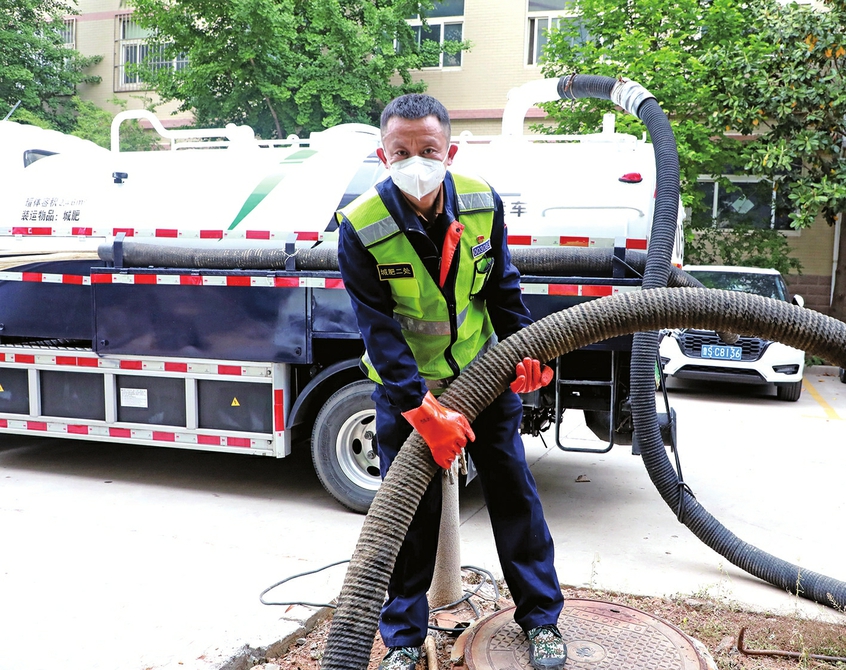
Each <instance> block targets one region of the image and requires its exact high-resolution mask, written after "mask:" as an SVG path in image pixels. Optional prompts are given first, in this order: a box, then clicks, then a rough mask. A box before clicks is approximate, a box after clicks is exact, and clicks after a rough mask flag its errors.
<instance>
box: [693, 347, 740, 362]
mask: <svg viewBox="0 0 846 670" xmlns="http://www.w3.org/2000/svg"><path fill="white" fill-rule="evenodd" d="M701 354H702V358H716V359H718V360H721V361H739V360H740V357H741V356H742V355H743V348H742V347H730V346H728V345H725V344H703V345H702V352H701Z"/></svg>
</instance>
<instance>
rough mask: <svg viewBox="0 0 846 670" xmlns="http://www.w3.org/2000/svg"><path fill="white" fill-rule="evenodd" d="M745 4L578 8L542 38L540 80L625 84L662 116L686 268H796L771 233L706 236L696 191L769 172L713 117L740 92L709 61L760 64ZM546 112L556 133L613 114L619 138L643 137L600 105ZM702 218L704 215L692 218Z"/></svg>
mask: <svg viewBox="0 0 846 670" xmlns="http://www.w3.org/2000/svg"><path fill="white" fill-rule="evenodd" d="M762 1H763V2H765V3H768V2H769V0H762ZM754 4H755V3H747V2H746V1H745V0H674V1H673V2H667V1H666V0H626V1H625V2H618V1H617V0H577V3H576V6H575V7H574V10H575V13H576V14H578V16H579V19H578V21H575V20H573V21H565V22H562V24H561V26H560V28H559V29H558V30H557V31H553V32H551V33H550V34H549V42H548V45H547V48H546V50H545V53H544V57H545V60H546V64H545V66H544V72H545V74H546V75H547V76H560V75H563V74H570V73H580V74H598V75H605V76H611V77H620V76H622V77H627V78H629V79H632V80H634V81H637V82H638V83H640V84H642V85H643V86H645V87H646V88H647V89H648V90H649V91H650V92H651V93H652V94H653V95H655V97H656V98H657V100H658V101H659V103H660V104H661V107H662V109H663V110H664V111H665V112H666V113H667V114H668V116H669V119H670V124H671V126H672V128H673V133H674V135H675V138H676V142H677V145H678V150H679V163H680V168H681V181H682V184H681V186H682V200H683V203H684V205H685V206H687V207H690V208H691V210H692V211H693V212H694V215H695V216H694V217H693V226H692V228H700V230H698V231H697V232H696V233H695V234H693V232H692V231H691V230H690V228H691V226H690V222H689V230H688V236H687V240H688V244H687V248H688V252H689V253H688V258H689V259H690V260H696V261H699V262H723V263H741V262H742V263H746V264H750V265H751V264H761V265H767V266H771V267H777V268H779V269H780V270H782V271H787V270H789V269H794V270H795V269H799V267H800V265H799V263H798V261H797V260H796V259H792V258H788V253H789V248H788V245H787V243H786V241H785V240H784V238H783V236H781V235H780V234H779V233H778V232H777V231H773V230H761V229H757V230H755V229H751V228H750V227H749V226H744V225H743V224H740V225H736V224H734V223H733V224H732V228H731V229H726V228H715V223H714V222H713V221H712V220H711V218H710V213H709V212H710V209H709V207H710V205H708V208H706V204H705V203H703V202H702V194H701V192H700V191H698V190H697V188H696V182H697V178H698V176H699V175H703V174H704V175H710V176H713V177H714V178H715V179H717V180H718V182H719V183H720V184H721V186H723V187H729V188H730V184H728V182H727V181H726V180H725V179H723V178H722V177H721V175H724V174H729V173H732V172H743V173H745V174H751V175H757V176H762V177H769V178H770V179H772V174H771V171H770V172H767V171H764V172H762V171H760V170H757V169H756V166H752V165H750V161H749V159H748V156H747V153H748V151H749V149H750V146H751V145H752V144H755V143H750V142H746V141H743V140H742V139H738V138H737V136H736V135H737V134H736V133H733V135H726V130H727V128H726V125H727V124H726V122H725V118H724V114H723V113H722V105H723V91H724V90H725V88H726V86H727V83H728V82H727V81H726V80H727V78H728V79H731V78H732V77H734V79H733V80H732V81H731V84H732V85H734V84H737V86H739V87H742V86H743V85H744V84H743V79H742V78H741V77H739V76H738V75H732V74H729V73H727V71H726V68H725V67H724V66H722V65H718V64H717V63H716V62H715V58H716V57H717V56H716V55H717V54H725V57H726V58H727V57H728V55H729V54H735V55H736V57H737V58H739V59H744V58H750V56H751V54H756V55H755V57H756V58H759V57H760V56H761V53H759V52H758V51H757V49H755V50H752V49H750V48H749V46H748V41H749V39H750V36H751V35H755V34H757V33H758V32H759V31H760V26H759V25H758V22H759V21H760V20H761V19H762V18H763V16H762V15H759V14H758V13H757V12H754V11H752V5H754ZM584 35H587V38H584ZM763 51H764V50H763V49H762V50H761V52H763ZM548 111H550V112H551V116H552V117H553V119H554V120H555V122H556V126H555V128H554V130H555V132H565V133H572V132H596V130H597V129H598V128H599V127H600V125H601V115H602V114H603V113H604V112H609V111H614V112H615V113H616V114H617V125H618V128H619V129H620V130H621V131H623V132H631V133H632V134H635V135H640V134H641V133H642V132H644V131H645V126H643V124H642V123H641V122H640V121H639V120H638V119H636V118H634V117H632V116H630V115H628V114H627V113H625V112H622V111H620V110H618V109H616V108H615V106H614V105H613V103H611V102H607V101H600V100H594V99H587V100H579V101H576V102H562V103H554V104H553V105H551V106H550V107H549V109H548ZM758 118H759V121H758V122H756V123H760V116H759V117H758ZM729 125H731V124H729ZM734 129H735V127H734V126H732V127H731V128H729V130H734ZM738 130H743V129H742V128H738ZM703 211H705V212H706V215H705V216H696V214H700V213H701V212H703Z"/></svg>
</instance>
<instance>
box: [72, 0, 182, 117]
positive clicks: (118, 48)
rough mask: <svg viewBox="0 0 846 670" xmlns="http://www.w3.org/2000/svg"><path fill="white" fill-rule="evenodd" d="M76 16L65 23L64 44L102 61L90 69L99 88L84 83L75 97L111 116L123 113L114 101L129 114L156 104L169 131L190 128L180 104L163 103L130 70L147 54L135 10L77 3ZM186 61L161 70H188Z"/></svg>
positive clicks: (116, 1)
mask: <svg viewBox="0 0 846 670" xmlns="http://www.w3.org/2000/svg"><path fill="white" fill-rule="evenodd" d="M76 4H77V7H78V9H79V13H78V14H74V15H73V16H68V17H66V18H65V30H64V34H65V39H66V42H67V43H68V44H73V46H74V48H75V49H76V50H77V51H79V52H80V53H82V54H83V55H85V56H102V57H103V60H102V61H101V62H100V63H99V64H98V65H95V66H93V67H92V68H90V69H89V70H88V73H89V74H93V75H99V76H100V77H101V78H102V81H101V82H100V83H99V84H80V85H79V86H78V87H77V93H78V94H79V96H80V97H82V98H83V99H85V100H90V101H91V102H93V103H94V104H95V105H97V106H98V107H101V108H103V109H107V110H109V111H111V112H119V111H121V109H122V108H121V105H120V104H116V103H115V102H114V100H115V99H117V100H121V101H123V103H124V104H125V105H126V108H127V109H143V108H144V107H146V106H148V105H150V104H157V106H156V114H157V115H158V116H159V118H160V119H161V120H162V123H163V124H164V125H165V126H180V125H186V124H190V123H191V122H192V117H191V115H190V114H188V113H186V112H179V111H178V107H179V104H178V103H175V102H168V103H165V104H158V103H159V102H160V100H159V98H158V96H157V95H156V94H155V93H154V92H153V91H150V90H147V89H146V86H145V85H144V84H142V83H141V81H140V79H139V78H138V75H137V74H136V73H134V72H133V71H132V68H131V67H128V66H130V65H131V64H133V63H138V62H141V61H142V60H143V59H144V58H146V57H147V55H148V54H149V51H148V47H147V44H146V37H148V33H147V32H146V31H144V29H142V28H141V27H140V26H139V25H138V24H137V23H135V21H133V20H132V9H131V7H130V6H129V4H128V3H127V2H126V1H125V0H76ZM184 66H185V62H184V61H181V60H179V59H177V60H175V61H167V62H165V61H162V62H161V63H160V67H176V68H178V67H184Z"/></svg>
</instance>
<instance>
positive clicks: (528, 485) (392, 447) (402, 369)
mask: <svg viewBox="0 0 846 670" xmlns="http://www.w3.org/2000/svg"><path fill="white" fill-rule="evenodd" d="M376 189H377V192H378V193H379V195H380V197H381V198H382V201H383V202H384V203H385V206H386V207H387V209H388V211H389V212H390V214H391V216H392V217H393V219H394V221H395V222H396V223H397V225H398V226H399V228H400V229H401V231H402V232H403V234H405V235H406V237H407V238H408V239H409V241H410V243H411V244H412V246H413V247H414V249H415V251H416V252H417V254H418V255H419V256H420V258H421V260H422V261H423V262H424V264H425V265H426V267H427V269H428V270H429V272H430V274H431V275H432V276H433V277H434V278H435V281H436V282H437V278H438V275H439V266H440V259H441V253H440V245H441V244H442V243H443V237H444V234H445V230H446V227H447V226H448V225H449V224H450V223H451V222H453V221H456V220H459V217H458V214H457V213H458V204H457V200H456V194H455V187H454V184H453V180H452V176H451V175H450V173H449V172H448V173H447V175H446V178H445V180H444V184H443V189H444V194H443V195H444V197H443V212H442V213H440V214H439V215H438V217H437V219H436V220H435V221H434V222H432V224H431V225H429V226H425V227H424V222H423V221H422V220H421V218H420V217H419V216H418V215H417V214H416V212H415V211H414V210H413V209H412V207H411V206H410V205H409V204H408V202H407V201H406V199H405V198H404V197H403V195H402V193H401V192H400V190H399V189H398V188H397V187H396V186H395V185H394V183H393V182H392V181H391V180H390V179H385V180H384V181H382V182H380V183H379V184H378V185H377V187H376ZM494 203H495V212H494V221H493V230H492V233H491V246H492V248H493V250H494V254H495V256H494V263H493V269H492V272H491V277H490V279H489V280H488V283H487V284H486V285H485V288H484V289H483V292H482V294H481V297H483V298H484V299H485V301H486V307H487V310H488V313H489V314H490V317H491V321H492V323H493V326H494V330H495V332H496V335H497V337H498V338H499V339H503V338H505V337H508V336H509V335H511V334H513V333H515V332H516V331H518V330H520V329H521V328H523V327H525V326H527V325H529V324H530V323H532V319H531V316H530V314H529V311H528V310H527V309H526V307H525V305H524V304H523V300H522V297H521V294H520V276H519V273H518V272H517V269H516V268H515V267H514V265H513V264H512V263H511V255H510V253H509V251H508V245H507V240H506V235H505V225H504V218H503V210H502V201H501V199H500V198H499V196H498V195H497V194H496V193H494ZM402 260H403V259H397V261H398V262H401V261H402ZM467 260H472V259H464V261H465V262H467ZM458 262H460V259H458V258H457V256H456V258H455V259H454V260H453V263H458ZM338 263H339V266H340V270H341V274H342V276H343V278H344V285H345V286H346V289H347V292H348V293H349V295H350V299H351V301H352V306H353V310H354V312H355V315H356V318H357V319H358V326H359V329H360V330H361V334H362V337H363V339H364V343H365V346H366V348H367V351H368V352H369V354H370V359H371V362H372V364H373V366H374V367H375V368H376V371H377V372H378V373H379V376H380V377H381V378H382V381H383V384H382V385H379V384H377V386H376V390H375V391H374V393H373V400H374V401H375V403H376V436H377V443H378V453H379V462H380V468H381V471H382V477H384V476H385V473H386V472H387V470H388V468H389V467H390V465H391V463H392V462H393V460H394V458H395V456H396V455H397V453H398V452H399V449H400V447H401V446H402V445H403V443H404V442H405V440H406V439H407V438H408V436H409V435H410V434H411V432H412V430H413V429H412V427H411V425H410V424H409V423H408V421H407V420H406V419H405V417H403V416H402V412H406V411H408V410H411V409H415V408H416V407H419V406H420V404H421V403H422V401H423V397H424V396H425V395H426V392H427V387H426V384H425V382H424V381H423V379H422V377H421V376H420V375H419V373H418V371H417V365H416V363H415V361H414V358H413V356H412V354H411V351H410V349H409V348H408V345H407V344H406V343H405V339H404V338H403V335H402V331H401V329H400V324H399V323H398V322H397V321H395V320H394V318H393V311H394V309H393V308H394V301H393V299H392V297H391V293H390V288H389V287H388V286H387V282H382V281H379V276H378V273H377V269H376V261H375V259H374V258H373V256H372V255H371V254H370V252H368V251H367V250H366V249H365V248H364V246H363V245H362V244H361V242H360V241H359V239H358V236H357V234H356V232H355V230H353V227H352V224H351V223H350V222H349V221H347V220H343V221H342V223H341V226H340V237H339V241H338ZM445 286H446V287H448V286H451V283H450V282H447V283H446V284H445ZM444 290H448V289H446V288H445V289H444ZM447 297H448V296H447ZM522 412H523V408H522V404H521V401H520V398H519V397H518V396H517V395H516V394H515V393H513V392H512V391H510V390H507V391H505V393H503V394H502V395H501V396H499V397H498V398H497V399H496V400H494V402H493V403H492V404H491V405H490V406H489V407H487V408H486V409H485V410H484V411H482V413H481V414H480V415H479V416H478V417H477V418H476V420H475V421H474V422H473V424H472V426H473V431H474V433H475V434H476V440H475V442H469V443H468V444H467V452H468V453H469V454H470V457H471V458H472V459H473V463H474V464H475V466H476V470H477V472H478V476H479V481H480V482H481V485H482V491H483V493H484V496H485V502H486V504H487V507H488V511H489V514H490V519H491V526H492V528H493V533H494V539H495V541H496V547H497V552H498V554H499V559H500V565H501V566H502V571H503V575H504V577H505V581H506V583H507V584H508V587H509V589H510V590H511V594H512V596H513V598H514V602H515V604H516V606H517V607H516V610H515V613H514V619H515V621H516V622H517V623H518V624H519V625H520V626H521V627H522V628H523V630H524V631H525V630H529V629H531V628H534V627H536V626H540V625H543V624H550V623H557V621H558V615H559V613H560V612H561V607H562V605H563V596H562V594H561V589H560V586H559V584H558V577H557V575H556V572H555V566H554V545H553V542H552V537H551V536H550V533H549V529H548V528H547V525H546V521H545V520H544V517H543V509H542V507H541V503H540V499H539V498H538V493H537V488H536V487H535V481H534V479H533V477H532V474H531V472H530V471H529V467H528V464H527V463H526V457H525V451H524V448H523V441H522V440H521V438H520V432H519V428H520V420H521V417H522ZM440 512H441V477H435V478H434V479H433V481H432V483H431V484H430V485H429V488H428V489H427V491H426V493H425V494H424V496H423V499H422V501H421V503H420V506H419V508H418V509H417V512H416V514H415V516H414V519H413V520H412V523H411V526H410V527H409V529H408V533H407V535H406V538H405V541H404V543H403V545H402V548H401V549H400V552H399V555H398V556H397V560H396V565H395V567H394V572H393V575H392V576H391V581H390V584H389V587H388V599H387V601H386V602H385V604H384V606H383V608H382V616H381V620H380V624H379V627H380V632H381V634H382V639H383V641H384V643H385V645H386V646H388V647H406V646H419V645H421V644H423V641H424V639H425V637H426V634H427V627H428V621H429V605H428V601H427V599H426V592H427V590H428V589H429V586H430V584H431V581H432V575H433V573H434V567H435V555H436V552H437V545H438V531H439V526H440Z"/></svg>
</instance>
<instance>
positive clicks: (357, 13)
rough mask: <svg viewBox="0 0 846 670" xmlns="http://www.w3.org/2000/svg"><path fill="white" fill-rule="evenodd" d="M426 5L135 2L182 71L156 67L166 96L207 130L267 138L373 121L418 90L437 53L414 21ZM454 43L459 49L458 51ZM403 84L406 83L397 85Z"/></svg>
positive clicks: (341, 0) (369, 0)
mask: <svg viewBox="0 0 846 670" xmlns="http://www.w3.org/2000/svg"><path fill="white" fill-rule="evenodd" d="M421 4H422V6H423V11H425V9H426V7H431V6H432V3H431V1H428V2H425V1H424V2H423V3H421V2H420V0H375V1H374V0H229V1H227V2H217V0H133V5H134V7H135V17H136V20H137V21H138V22H139V23H140V24H141V25H142V26H145V27H147V28H150V29H155V31H156V37H155V38H154V42H155V43H156V44H157V45H158V48H160V49H162V50H163V51H164V53H165V55H166V57H167V58H176V57H177V56H179V55H180V54H181V55H182V56H183V57H184V56H187V60H188V65H187V66H186V67H185V68H183V69H174V68H159V69H155V70H151V69H149V68H148V70H147V72H146V74H145V75H144V76H145V77H146V78H147V79H148V80H150V81H152V82H153V83H154V85H155V87H156V90H157V91H158V93H159V94H160V95H162V96H163V97H164V98H165V99H174V100H180V101H182V107H181V109H183V110H190V111H192V112H193V113H194V115H195V117H196V119H197V123H198V124H199V125H222V124H225V123H230V122H234V123H244V124H248V125H250V126H252V127H253V128H254V129H255V130H256V131H257V132H258V133H259V134H260V135H261V136H263V137H270V136H273V135H275V136H276V137H285V136H287V135H288V134H291V133H296V134H301V133H303V132H310V131H314V130H321V129H324V128H327V127H330V126H333V125H336V124H338V123H342V122H363V123H373V122H375V121H376V120H377V119H378V114H379V112H380V110H381V109H382V107H383V106H384V104H385V103H386V102H387V101H388V100H390V99H391V98H393V97H395V96H396V95H399V94H401V93H407V92H418V91H421V90H422V89H423V86H424V85H423V84H422V83H420V82H416V83H414V82H412V80H411V75H410V71H411V70H413V69H415V68H418V67H420V66H421V64H422V63H423V62H424V59H425V58H427V57H429V58H430V57H431V54H430V53H429V52H428V50H430V49H431V43H429V44H428V45H425V46H424V48H423V49H422V50H421V48H420V47H419V46H418V45H417V43H416V39H415V35H414V32H413V30H412V28H411V27H410V26H409V25H408V22H407V19H408V18H409V17H411V16H413V15H415V14H417V13H419V12H420V11H421ZM452 46H454V45H452ZM392 82H398V83H392Z"/></svg>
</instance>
